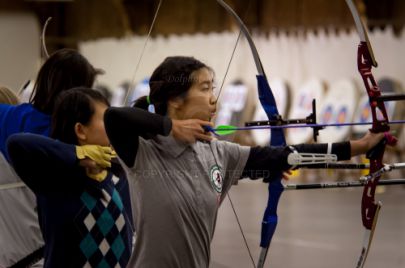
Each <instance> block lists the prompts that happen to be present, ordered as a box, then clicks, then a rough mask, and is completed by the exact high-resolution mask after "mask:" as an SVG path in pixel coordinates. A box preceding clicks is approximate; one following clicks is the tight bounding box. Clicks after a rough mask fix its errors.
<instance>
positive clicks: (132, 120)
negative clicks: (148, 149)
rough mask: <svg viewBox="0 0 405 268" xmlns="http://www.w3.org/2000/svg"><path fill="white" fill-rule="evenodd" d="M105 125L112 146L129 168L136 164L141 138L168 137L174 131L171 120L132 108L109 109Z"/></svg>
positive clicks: (105, 117)
mask: <svg viewBox="0 0 405 268" xmlns="http://www.w3.org/2000/svg"><path fill="white" fill-rule="evenodd" d="M104 124H105V129H106V132H107V135H108V138H109V140H110V142H111V144H112V146H113V147H114V149H115V151H116V152H117V154H118V156H119V157H120V158H121V159H122V160H123V161H124V163H125V164H126V165H127V166H128V167H132V166H133V165H134V163H135V157H136V152H137V151H138V144H139V137H143V138H145V139H148V138H151V137H153V136H156V135H163V136H168V135H169V134H170V131H171V130H172V120H171V119H170V118H168V117H166V116H161V115H157V114H153V113H149V112H147V111H145V110H143V109H139V108H132V107H120V108H117V107H111V108H108V109H107V111H106V112H105V114H104Z"/></svg>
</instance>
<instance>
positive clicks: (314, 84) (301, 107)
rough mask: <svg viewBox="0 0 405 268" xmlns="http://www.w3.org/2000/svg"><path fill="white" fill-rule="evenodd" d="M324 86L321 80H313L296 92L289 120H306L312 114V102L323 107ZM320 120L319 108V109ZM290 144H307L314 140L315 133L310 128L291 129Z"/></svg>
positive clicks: (289, 131)
mask: <svg viewBox="0 0 405 268" xmlns="http://www.w3.org/2000/svg"><path fill="white" fill-rule="evenodd" d="M324 89H325V87H324V85H323V83H322V81H321V80H319V79H311V80H309V81H307V82H306V83H304V84H303V85H302V87H301V88H299V89H298V91H296V92H294V98H293V103H292V106H291V111H290V116H289V119H301V118H306V117H307V116H309V115H310V114H311V113H312V100H313V99H315V100H316V106H317V108H318V107H321V106H322V101H323V96H324ZM316 116H317V118H319V108H318V109H317V115H316ZM287 133H288V136H287V138H288V144H299V143H306V142H309V141H310V140H312V137H313V131H312V129H310V128H290V129H288V130H287Z"/></svg>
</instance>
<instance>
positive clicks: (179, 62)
mask: <svg viewBox="0 0 405 268" xmlns="http://www.w3.org/2000/svg"><path fill="white" fill-rule="evenodd" d="M201 68H207V69H209V70H211V71H212V69H211V68H210V67H208V66H207V65H205V64H204V63H202V62H201V61H199V60H197V59H195V58H193V57H183V56H175V57H167V58H166V59H165V60H164V61H163V62H162V63H161V64H160V65H159V66H158V67H157V68H156V69H155V71H154V72H153V74H152V76H151V78H150V80H149V87H150V93H149V100H150V102H151V104H153V105H154V106H155V112H156V113H157V114H160V115H166V113H167V102H168V101H169V100H170V99H173V98H176V97H185V96H186V95H187V92H188V90H189V89H190V87H191V86H192V85H193V83H194V82H195V81H194V80H195V78H194V77H193V73H194V72H195V71H198V70H200V69H201ZM148 106H149V103H148V102H147V97H141V98H139V99H138V100H136V102H135V104H134V107H138V108H142V109H145V110H147V109H148Z"/></svg>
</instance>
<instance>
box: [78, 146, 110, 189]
mask: <svg viewBox="0 0 405 268" xmlns="http://www.w3.org/2000/svg"><path fill="white" fill-rule="evenodd" d="M76 156H77V159H79V165H80V166H82V167H84V168H85V169H86V174H87V176H88V177H90V178H91V179H93V180H96V181H99V182H101V181H103V180H104V179H105V178H106V177H107V173H108V172H107V168H109V167H111V160H112V159H113V158H115V157H117V154H116V153H115V151H114V150H113V149H112V148H111V147H108V146H100V145H81V146H76Z"/></svg>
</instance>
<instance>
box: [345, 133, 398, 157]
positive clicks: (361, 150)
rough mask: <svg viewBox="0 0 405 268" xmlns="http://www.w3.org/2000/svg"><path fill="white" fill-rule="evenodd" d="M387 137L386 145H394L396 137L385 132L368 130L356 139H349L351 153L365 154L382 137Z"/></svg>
mask: <svg viewBox="0 0 405 268" xmlns="http://www.w3.org/2000/svg"><path fill="white" fill-rule="evenodd" d="M384 138H385V139H387V145H390V146H394V145H395V144H396V138H395V137H393V136H391V134H389V133H387V132H385V133H384V132H381V133H372V132H370V131H368V132H367V133H366V134H365V135H364V136H363V137H361V138H360V139H358V140H351V141H350V146H351V155H352V156H355V155H360V154H365V153H367V152H368V151H370V150H371V149H373V148H374V147H375V146H376V145H377V144H378V143H379V142H380V141H381V140H382V139H384Z"/></svg>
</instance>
